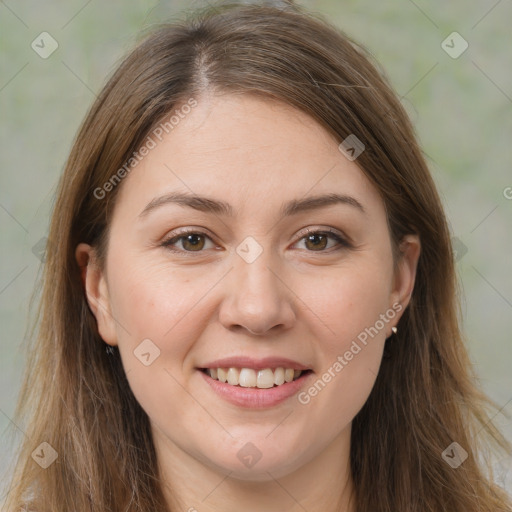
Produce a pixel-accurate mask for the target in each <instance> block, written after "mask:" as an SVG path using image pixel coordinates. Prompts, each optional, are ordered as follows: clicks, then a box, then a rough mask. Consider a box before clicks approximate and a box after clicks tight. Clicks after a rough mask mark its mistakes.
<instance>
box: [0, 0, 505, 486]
mask: <svg viewBox="0 0 512 512" xmlns="http://www.w3.org/2000/svg"><path fill="white" fill-rule="evenodd" d="M247 3H252V2H247ZM302 4H303V5H305V6H306V7H308V8H309V9H310V10H312V11H316V12H318V13H320V14H322V15H324V16H326V17H327V19H329V20H330V21H332V22H333V23H334V24H336V25H337V26H338V27H340V28H341V29H343V30H344V31H345V32H347V33H348V34H349V35H351V36H353V37H354V38H355V39H356V40H358V41H359V42H361V43H363V44H364V45H365V46H366V47H367V48H368V49H369V50H370V51H371V52H372V53H373V55H374V56H375V58H376V59H377V60H378V61H379V62H380V64H381V65H382V66H383V68H384V70H385V72H386V74H387V76H388V78H389V79H390V81H391V83H392V84H393V86H394V87H395V89H396V91H397V92H398V94H399V95H400V96H401V98H402V102H403V104H404V106H405V107H406V109H407V111H408V112H409V114H410V116H411V118H412V120H413V122H414V124H415V126H416V129H417V133H418V136H419V138H420V141H421V143H422V145H423V148H424V151H425V153H426V155H427V159H428V162H429V164H430V168H431V171H432V173H433V176H434V178H435V180H436V183H437V184H438V187H439V190H440V193H441V196H442V198H443V202H444V205H445V208H446V213H447V215H448V218H449V222H450V226H451V230H452V234H453V237H454V238H453V241H454V245H455V247H456V248H457V252H458V262H457V265H458V273H459V276H460V281H461V285H462V291H463V297H462V314H463V316H464V322H465V331H466V334H467V339H468V350H469V352H470V356H471V359H472V361H473V364H474V366H475V369H476V371H477V374H478V375H479V377H480V381H481V385H482V387H483V388H484V390H485V391H486V392H487V393H488V394H489V395H490V396H491V398H493V399H494V400H495V401H496V402H497V404H498V405H499V407H500V408H502V411H503V412H506V413H508V414H511V413H512V371H511V369H512V368H511V367H512V348H511V347H512V344H511V334H510V332H511V330H512V277H511V276H512V273H511V266H510V262H511V257H510V254H511V253H512V229H511V227H512V172H511V168H512V166H511V164H512V152H511V150H510V146H511V142H512V141H511V135H512V31H511V30H510V26H511V21H512V1H511V0H501V1H496V0H493V1H487V0H474V1H472V2H467V1H462V0H452V1H450V2H440V1H435V2H432V1H431V2H427V1H426V0H417V1H415V2H413V1H410V0H392V1H381V2H376V1H370V0H359V1H352V0H341V1H340V0H338V1H334V0H324V1H321V0H318V1H313V0H311V1H303V2H302ZM204 5H206V3H205V2H201V1H193V2H185V1H178V0H172V1H163V2H156V1H144V0H127V1H120V0H112V1H109V2H108V3H107V2H100V1H98V0H92V1H86V0H71V1H67V2H57V1H54V0H48V1H46V2H40V1H39V2H37V1H25V0H20V1H14V0H6V1H2V2H0V120H1V121H0V134H1V139H0V140H1V144H2V146H1V151H0V180H1V181H0V226H1V230H2V236H1V242H0V244H1V266H0V315H1V326H2V330H1V336H2V337H1V346H0V355H1V358H0V433H1V436H0V456H1V462H0V474H2V473H3V472H4V471H5V470H6V469H7V459H8V454H9V452H10V450H11V448H12V446H13V440H12V439H11V438H10V437H8V436H7V434H6V432H7V427H8V426H9V425H10V424H11V425H12V423H11V419H12V417H13V412H14V406H15V400H16V395H17V392H18V389H19V385H20V380H21V375H22V369H23V361H24V354H23V351H22V347H23V340H24V339H25V337H26V335H27V332H26V329H27V326H28V325H29V300H30V296H31V294H32V291H33V289H34V283H35V281H36V280H37V278H38V275H39V272H40V265H41V262H40V253H41V245H42V243H43V242H41V239H44V237H45V235H46V233H47V228H48V222H49V214H50V211H51V207H52V204H53V201H54V198H55V188H56V183H57V180H58V178H59V175H60V174H61V172H62V170H63V166H64V164H65V160H66V157H67V155H68V152H69V150H70V147H71V143H72V140H73V138H74V136H75V133H76V130H77V128H78V126H79V124H80V122H81V121H82V119H83V117H84V115H85V113H86V111H87V109H88V107H89V105H90V104H91V102H92V101H93V99H94V97H95V94H97V93H98V92H99V90H100V89H101V87H102V85H103V84H104V82H105V80H106V77H107V76H108V75H109V74H110V73H111V72H112V71H113V69H114V68H115V67H116V65H117V64H118V63H119V60H120V58H121V57H122V55H124V54H125V53H126V52H127V51H128V50H129V49H130V48H131V47H132V46H133V44H134V43H135V41H136V38H137V34H138V33H140V30H141V29H146V28H148V27H150V26H151V25H153V24H155V23H160V22H162V21H168V20H171V19H175V18H177V17H181V16H182V15H183V10H184V9H185V10H189V9H193V8H194V7H201V6H204ZM454 31H455V32H458V33H459V34H460V35H461V36H462V38H463V39H464V40H465V41H467V43H468V45H469V46H468V48H467V50H466V51H464V52H463V53H462V54H461V55H460V56H458V57H457V58H453V56H454V53H458V51H460V49H462V46H461V44H463V41H462V40H460V39H459V40H458V39H457V36H455V39H454V38H453V37H450V38H448V40H447V42H446V43H445V44H444V47H445V48H446V49H447V50H448V51H449V52H451V53H452V56H450V55H449V54H448V53H447V52H446V51H445V50H444V49H443V47H442V42H443V41H444V40H445V39H446V38H447V37H448V36H449V35H450V34H451V33H452V32H454ZM42 32H48V33H49V34H50V35H51V37H52V38H54V39H55V40H56V41H57V43H58V48H57V50H56V51H55V52H54V53H52V54H51V55H50V56H49V57H48V58H45V59H43V58H41V57H40V56H39V55H38V53H36V51H34V50H33V49H32V47H31V43H32V42H33V41H34V40H35V41H36V43H37V41H40V39H39V38H38V36H39V34H41V33H42ZM45 37H46V36H45ZM48 41H49V39H47V42H48ZM450 47H453V48H450ZM46 48H47V49H48V48H49V46H48V44H47V45H46ZM508 187H511V188H508ZM493 421H495V423H496V424H497V425H499V426H501V427H502V428H503V429H505V431H506V433H507V435H508V437H509V438H511V439H512V421H511V420H510V419H507V418H506V417H504V416H503V415H502V414H501V413H500V414H498V415H497V416H496V417H495V418H494V420H493ZM19 427H20V428H19V429H16V435H17V436H18V438H21V437H22V436H23V435H24V434H23V432H22V425H20V426H19ZM37 444H38V443H36V445H37ZM34 447H35V446H34ZM497 462H498V463H499V465H498V466H497V469H498V477H497V480H498V482H499V483H500V484H502V485H504V486H506V487H507V488H508V489H509V490H511V489H512V466H511V464H510V460H508V459H507V460H505V459H503V460H501V461H497Z"/></svg>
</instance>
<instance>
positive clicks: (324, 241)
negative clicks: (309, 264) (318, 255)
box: [299, 231, 350, 252]
mask: <svg viewBox="0 0 512 512" xmlns="http://www.w3.org/2000/svg"><path fill="white" fill-rule="evenodd" d="M329 239H331V240H334V241H335V243H334V244H331V245H329ZM302 241H304V245H305V248H306V249H307V250H308V251H313V252H315V251H316V252H331V251H327V250H325V249H331V248H333V247H336V245H338V249H340V248H343V247H350V245H349V243H348V242H347V241H346V240H344V239H343V238H342V237H341V236H340V235H338V233H335V232H333V231H309V232H308V234H307V235H306V236H304V237H302V238H301V239H300V240H299V242H302ZM335 250H336V249H335Z"/></svg>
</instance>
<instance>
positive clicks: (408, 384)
mask: <svg viewBox="0 0 512 512" xmlns="http://www.w3.org/2000/svg"><path fill="white" fill-rule="evenodd" d="M205 90H212V91H221V92H227V93H236V94H256V95H259V96H260V97H263V98H272V99H277V100H279V101H282V102H284V103H287V104H289V105H291V106H294V107H296V108H297V109H300V110H301V111H303V112H305V113H307V114H309V115H310V116H311V117H312V118H314V119H315V120H316V121H318V122H319V123H321V125H322V126H323V127H324V128H325V129H326V130H328V131H329V132H330V133H331V134H333V135H334V136H335V137H336V139H337V140H339V142H342V141H343V140H344V139H345V138H346V137H348V136H349V135H351V134H355V135H356V136H357V138H358V139H360V140H361V141H362V142H363V143H364V145H365V151H364V152H363V153H362V154H361V155H360V156H359V158H358V161H357V162H358V164H359V165H360V167H361V169H362V171H363V172H364V173H365V174H366V175H367V176H368V178H369V179H370V180H371V181H372V182H373V183H374V185H375V187H376V188H377V189H378V191H379V192H380V194H381V197H382V199H383V201H384V203H385V206H386V210H387V215H388V224H389V230H390V236H391V240H392V243H393V246H394V249H395V251H396V248H397V247H398V244H399V242H400V240H401V239H402V237H403V236H404V235H406V234H408V233H416V234H418V235H419V236H420V239H421V244H422V253H421V256H420V259H419V262H418V269H417V276H416V284H415V287H414V291H413V295H412V298H411V301H410V304H409V306H408V308H407V309H406V310H405V312H404V314H403V316H402V318H401V320H400V324H399V331H398V334H397V335H395V336H392V337H391V338H390V339H389V340H388V341H387V342H386V351H385V352H386V357H385V358H384V360H383V362H382V366H381V369H380V372H379V375H378V378H377V381H376V383H375V386H374V388H373V390H372V392H371V395H370V397H369V399H368V400H367V402H366V403H365V405H364V406H363V408H362V410H361V411H360V412H359V414H358V415H357V416H356V418H355V419H354V421H353V426H352V439H351V453H350V464H351V470H352V474H353V480H354V486H355V499H356V505H357V511H358V512H377V511H378V512H413V511H417V512H439V511H440V510H448V511H450V512H476V511H479V512H498V511H509V510H511V506H512V505H511V502H510V500H509V497H508V496H507V495H506V494H505V492H503V491H502V490H501V489H500V488H499V487H498V486H497V485H495V484H494V483H493V481H492V473H491V474H490V475H488V474H487V473H488V471H487V470H490V464H487V466H484V464H483V463H482V462H481V460H480V459H481V458H482V456H484V455H485V456H487V454H488V453H489V452H488V450H489V449H491V450H496V449H497V450H499V449H502V450H505V451H507V453H511V452H512V450H511V446H510V444H509V443H508V441H507V440H506V439H505V438H504V437H503V436H502V435H501V434H500V433H499V432H498V431H497V430H496V429H495V427H494V426H493V424H492V422H491V421H490V416H489V415H488V411H489V410H491V409H492V407H497V406H496V404H495V403H494V402H492V401H491V400H490V399H489V398H488V397H486V396H485V395H484V394H483V393H482V392H481V391H479V390H478V388H477V387H476V386H475V382H476V376H475V375H474V374H473V373H472V370H471V364H470V361H469V358H468V355H467V352H466V348H465V346H464V342H463V338H462V335H461V330H460V318H461V315H460V310H459V305H458V304H459V295H458V285H457V281H456V274H455V271H454V255H453V253H452V248H451V243H450V233H449V229H448V227H447V222H446V218H445V215H444V212H443V208H442V204H441V202H440V199H439V196H438V193H437V191H436V188H435V185H434V183H433V180H432V178H431V176H430V174H429V171H428V168H427V165H426V163H425V160H424V158H423V156H422V153H421V150H420V148H419V146H418V143H417V141H416V138H415V134H414V130H413V127H412V126H411V123H410V121H409V119H408V117H407V115H406V113H405V111H404V109H403V108H402V105H401V104H400V101H399V100H398V99H397V97H396V95H395V94H394V93H393V91H392V90H391V88H390V86H389V85H388V83H387V81H386V80H385V79H384V78H383V76H382V73H381V72H379V71H378V67H377V65H376V64H374V63H373V61H372V58H371V56H370V55H369V54H368V53H367V52H366V51H365V50H364V49H363V48H362V47H361V46H359V45H357V44H356V43H355V42H353V41H352V40H350V39H349V38H348V37H347V36H346V35H345V34H343V33H342V32H341V31H340V30H339V29H337V28H335V27H334V26H332V25H330V24H329V23H328V22H327V21H325V20H324V19H323V18H321V17H320V16H318V15H315V16H313V15H312V14H310V13H307V12H306V11H305V10H304V9H303V8H301V7H297V6H293V5H289V6H287V7H283V8H277V7H270V6H255V5H252V6H250V5H228V6H226V5H220V6H219V5H218V6H216V7H214V8H211V9H207V10H203V11H200V12H199V13H197V14H196V15H195V16H194V17H192V18H190V19H188V20H187V21H182V22H179V23H173V24H169V25H163V26H161V27H158V28H157V29H156V30H154V31H153V32H152V33H151V34H150V35H149V36H147V37H146V38H145V39H144V40H143V41H142V42H140V43H139V44H138V45H137V46H136V48H135V49H134V50H133V51H132V52H131V53H130V54H129V55H128V56H127V58H126V59H125V60H124V61H123V62H122V64H121V65H120V66H119V68H118V69H117V70H116V71H115V73H114V74H113V76H112V77H111V78H110V80H109V81H108V83H107V84H106V86H105V87H104V89H103V90H102V92H101V93H100V95H99V97H98V99H97V100H96V101H95V103H94V104H93V105H92V107H91V109H90V112H89V113H88V115H87V117H86V119H85V121H84V123H83V125H82V127H81V129H80V131H79V133H78V136H77V138H76V140H75V143H74V146H73V148H72V151H71V154H70V156H69V160H68V163H67V167H66V169H65V171H64V173H63V176H62V178H61V180H60V185H59V189H58V192H57V199H56V203H55V206H54V211H53V216H52V221H51V227H50V232H49V237H48V248H47V256H46V264H45V267H44V274H43V280H42V299H41V301H40V307H39V310H38V315H37V318H36V323H37V324H38V325H37V336H36V337H34V345H33V347H31V348H30V351H29V354H30V355H29V358H28V365H27V370H26V376H25V381H24V385H23V387H22V391H21V393H20V396H19V403H18V408H17V416H16V418H17V422H18V423H19V424H20V425H23V429H24V431H25V432H26V434H27V437H26V438H25V441H24V442H23V443H22V445H21V447H20V451H19V454H18V456H17V464H16V466H15V469H14V474H13V480H12V485H11V488H10V490H9V494H8V496H7V510H8V511H9V512H14V511H16V512H17V511H18V510H20V507H21V506H22V505H24V506H25V507H26V509H27V510H32V509H33V510H37V512H46V511H51V512H55V511H59V510H63V511H64V510H66V511H67V510H73V511H76V512H86V511H87V512H92V511H94V512H106V511H113V512H114V511H116V512H117V511H119V512H121V511H126V512H134V511H139V512H141V511H144V512H149V511H151V512H159V511H166V510H169V508H168V505H167V504H166V503H165V500H164V497H163V492H162V485H163V484H161V483H160V481H159V475H158V469H157V460H156V453H155V450H154V446H153V442H152V437H151V431H150V425H149V420H148V417H147V415H146V414H145V412H144V411H143V410H142V408H141V407H140V406H139V404H138V402H137V401H136V399H135V397H134V395H133V394H132V392H131V390H130V386H129V384H128V382H127V379H126V377H125V374H124V371H123V368H122V365H121V361H120V357H119V353H118V351H117V349H113V354H111V355H110V356H107V354H105V347H106V345H105V344H104V343H103V341H102V339H101V337H100V336H99V334H98V330H97V325H96V321H95V318H94V316H93V314H92V312H91V311H90V309H89V307H88V304H87V302H86V297H85V293H84V290H83V287H82V282H81V275H80V268H79V267H78V264H77V262H76V260H75V248H76V246H77V245H78V244H79V243H80V242H87V243H89V244H91V245H94V246H96V247H97V248H98V249H101V252H100V255H102V257H103V258H104V256H105V250H106V247H107V245H106V241H107V239H108V227H109V222H110V219H111V215H112V209H113V207H114V205H115V199H116V197H117V194H118V192H119V189H120V187H122V180H121V181H120V183H119V184H117V183H116V185H117V186H112V187H105V186H104V185H105V183H107V182H109V180H111V179H112V177H113V176H114V175H117V176H118V177H119V176H121V177H122V176H123V175H124V174H125V173H126V170H125V173H120V172H119V169H121V168H123V166H124V165H125V163H126V162H128V161H129V160H130V158H132V157H133V155H134V152H136V151H137V150H138V148H140V147H141V145H142V144H143V143H144V141H145V140H146V138H147V137H148V134H150V133H151V130H153V129H154V127H155V126H157V125H158V124H159V123H160V122H161V120H162V119H163V118H164V117H165V116H168V115H170V114H171V113H172V112H173V111H175V110H177V109H179V108H180V106H182V105H184V104H186V102H187V101H188V100H189V99H190V98H192V97H199V96H200V94H201V92H203V91H205ZM131 172H136V170H134V171H131ZM111 183H112V182H111ZM107 188H108V191H107ZM99 189H102V190H103V192H101V194H100V193H98V190H99ZM100 195H101V196H102V197H101V198H99V197H98V196H100ZM103 196H104V197H103ZM395 254H396V252H395ZM41 442H47V443H48V444H49V445H51V447H53V449H54V450H55V451H56V452H57V454H58V457H57V459H56V460H55V462H54V463H53V464H51V465H50V466H49V467H48V468H46V469H42V468H41V467H40V466H39V465H38V464H36V463H35V462H34V460H33V458H32V457H31V454H32V452H33V451H34V450H35V449H36V447H38V445H40V443H41ZM453 442H457V443H458V444H459V445H460V446H461V447H462V448H464V449H465V450H466V451H467V452H468V455H469V456H468V458H467V460H465V461H464V462H463V463H462V464H461V465H460V466H459V467H458V468H456V469H454V468H452V467H451V466H450V465H449V464H447V462H446V459H445V458H444V457H443V456H442V453H443V451H445V449H447V448H448V447H449V446H450V445H451V444H452V443H453ZM45 446H46V445H45ZM484 468H485V472H484ZM340 492H341V490H340Z"/></svg>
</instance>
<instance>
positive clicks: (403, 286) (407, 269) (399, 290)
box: [392, 234, 421, 310]
mask: <svg viewBox="0 0 512 512" xmlns="http://www.w3.org/2000/svg"><path fill="white" fill-rule="evenodd" d="M420 253H421V243H420V239H419V236H418V235H413V234H410V235H406V236H405V237H404V238H403V240H402V241H401V243H400V255H399V258H400V259H399V262H398V265H397V269H396V274H395V280H394V289H393V295H392V296H393V298H394V301H393V303H395V302H398V303H400V304H401V305H402V307H403V309H404V310H405V308H406V307H407V306H408V304H409V301H410V299H411V295H412V291H413V289H414V283H415V281H416V271H417V268H418V261H419V257H420Z"/></svg>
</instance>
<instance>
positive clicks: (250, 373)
mask: <svg viewBox="0 0 512 512" xmlns="http://www.w3.org/2000/svg"><path fill="white" fill-rule="evenodd" d="M206 373H207V374H208V375H209V376H210V377H211V378H212V379H216V380H219V381H220V382H224V383H226V382H227V383H228V384H230V385H231V386H241V387H244V388H260V389H267V388H271V387H273V386H274V385H276V386H280V385H281V384H284V383H285V382H292V381H293V380H295V379H297V378H299V377H300V375H301V374H302V370H294V369H293V368H276V369H275V370H272V369H271V368H265V369H264V370H253V369H252V368H207V369H206Z"/></svg>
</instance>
